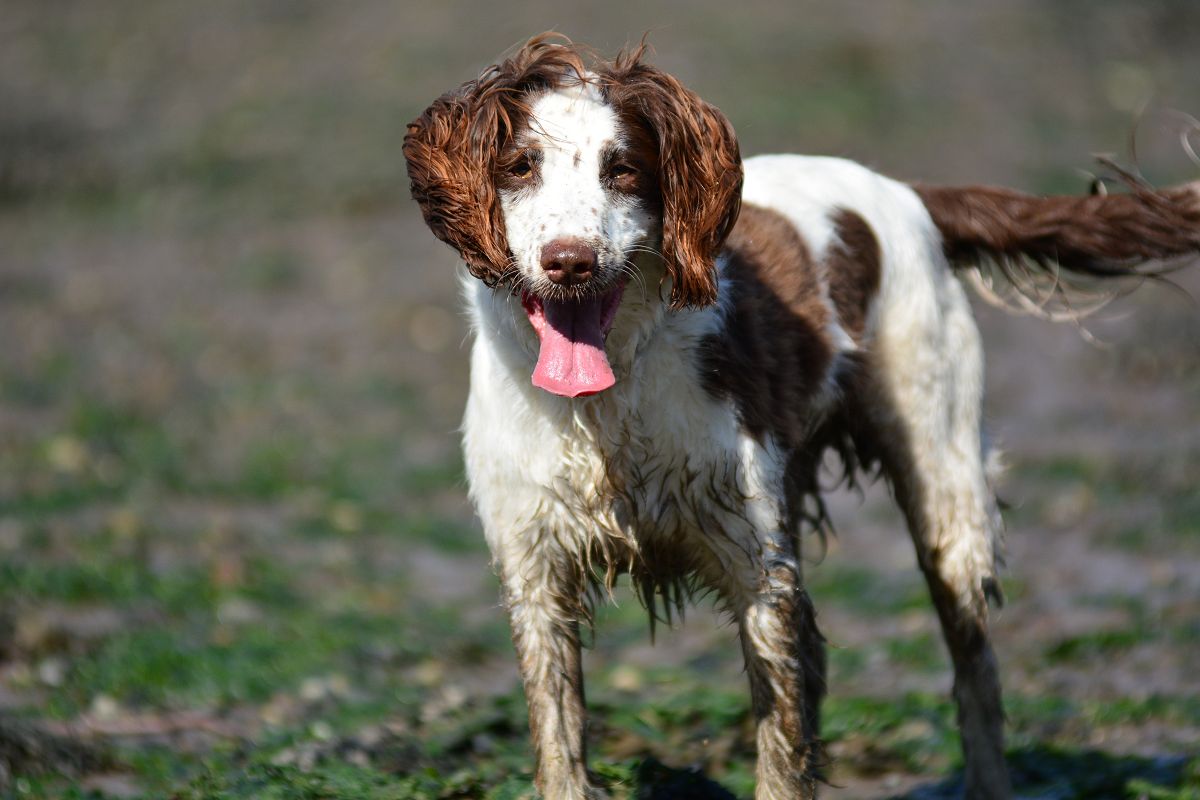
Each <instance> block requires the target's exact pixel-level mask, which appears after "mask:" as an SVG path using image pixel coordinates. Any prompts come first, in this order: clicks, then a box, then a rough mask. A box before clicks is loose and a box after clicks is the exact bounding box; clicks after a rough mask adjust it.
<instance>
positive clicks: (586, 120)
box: [404, 34, 1200, 800]
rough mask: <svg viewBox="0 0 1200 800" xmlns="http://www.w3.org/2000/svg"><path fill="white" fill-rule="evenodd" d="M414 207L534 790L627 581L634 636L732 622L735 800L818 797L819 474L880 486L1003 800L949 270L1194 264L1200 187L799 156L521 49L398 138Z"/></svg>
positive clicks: (646, 67) (667, 82)
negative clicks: (609, 606)
mask: <svg viewBox="0 0 1200 800" xmlns="http://www.w3.org/2000/svg"><path fill="white" fill-rule="evenodd" d="M404 155H405V158H406V159H407V164H408V173H409V177H410V179H411V188H412V195H413V197H414V199H415V200H416V201H417V203H418V204H419V206H420V208H421V211H422V213H423V216H424V219H425V221H426V223H427V224H428V226H429V227H430V228H431V229H432V231H433V233H434V234H435V235H436V236H437V237H438V238H439V239H441V240H442V241H444V242H446V243H448V244H450V245H451V246H452V247H453V248H454V249H455V250H457V251H458V253H459V255H460V256H461V258H462V260H463V261H464V262H465V263H466V267H467V270H468V271H469V273H470V275H471V276H472V277H469V278H467V277H465V278H464V283H465V295H466V302H467V305H468V307H469V309H470V315H471V319H472V323H473V328H474V344H473V347H472V350H471V389H470V395H469V398H468V400H467V407H466V414H465V422H464V428H463V431H464V436H463V446H464V452H465V463H466V470H467V474H468V478H469V483H470V493H471V498H472V500H473V502H474V504H475V506H476V509H477V511H478V514H479V516H480V518H481V520H482V523H483V528H484V532H485V534H486V538H487V542H488V545H489V547H490V549H491V552H492V555H493V561H494V565H495V569H496V571H497V572H498V574H499V577H500V581H501V584H502V592H503V597H504V603H505V607H506V609H507V611H508V614H509V617H510V622H511V626H512V637H513V643H514V645H515V648H516V652H517V656H518V659H519V662H520V670H521V675H522V678H523V681H524V687H525V695H526V699H527V701H528V706H529V723H530V731H531V735H532V739H533V745H534V750H535V753H536V761H537V767H536V778H535V780H536V784H537V787H538V788H539V790H540V791H541V793H542V795H543V796H544V797H546V798H548V799H549V800H560V799H562V798H598V797H603V796H604V794H603V791H602V789H600V788H598V787H597V786H595V785H594V784H593V782H592V781H591V780H590V779H589V775H588V771H587V758H586V751H585V737H584V728H585V706H584V690H583V689H584V685H583V674H582V669H581V663H580V632H581V628H583V627H585V626H587V625H588V624H589V622H590V613H591V610H592V608H593V604H594V603H595V602H596V600H597V599H598V598H599V597H602V596H603V595H604V593H605V591H606V590H611V588H612V586H613V585H614V582H615V581H616V580H617V578H618V576H619V575H621V574H624V573H628V574H629V575H630V576H631V580H632V583H633V586H634V587H635V588H636V590H637V592H638V594H639V595H640V597H641V599H642V601H643V602H644V603H645V605H646V607H647V609H648V610H649V612H650V614H651V619H652V621H653V619H655V618H665V619H667V620H669V619H670V618H671V615H672V612H673V611H674V610H676V609H678V608H679V607H680V604H681V603H683V602H684V601H685V600H686V599H687V598H688V597H689V595H690V594H691V592H692V591H693V590H696V589H704V590H710V591H712V592H713V593H714V594H715V595H716V596H717V597H718V598H719V599H720V602H721V603H722V604H723V606H724V608H726V609H727V610H728V612H729V614H730V615H731V617H732V619H733V620H735V621H736V624H737V626H738V631H739V636H740V642H741V648H742V652H743V655H744V658H745V664H746V671H747V673H748V675H749V682H750V693H751V699H752V705H753V711H754V716H755V719H756V726H757V728H756V740H757V748H758V763H757V772H756V776H757V788H756V794H755V796H756V797H757V798H760V800H766V799H767V798H773V799H777V800H784V799H786V800H794V799H795V798H810V797H813V796H814V795H815V792H816V788H817V784H818V782H819V780H820V777H821V774H822V763H823V758H822V751H821V746H820V739H819V731H818V723H819V703H820V700H821V697H822V695H823V693H824V691H825V655H824V651H823V644H822V637H821V634H820V632H819V631H818V629H817V626H816V622H815V614H814V610H813V606H812V603H811V602H810V600H809V597H808V595H807V594H806V593H805V590H804V585H803V582H802V580H801V564H800V559H799V556H800V552H799V548H800V533H801V532H802V531H804V530H808V529H811V528H818V529H823V527H824V525H825V522H826V519H825V514H824V507H823V505H822V504H821V500H820V486H819V484H818V479H817V475H818V470H819V469H820V467H821V464H822V461H823V458H824V456H825V454H826V452H827V451H831V450H832V451H833V452H835V453H837V454H840V455H841V456H842V458H843V460H844V461H845V464H846V468H847V472H848V474H850V475H854V474H863V473H865V474H873V473H881V474H882V475H883V477H885V478H886V480H887V481H888V482H889V484H890V485H891V488H892V491H893V494H894V496H895V499H896V501H897V503H898V504H899V506H900V508H901V509H902V511H903V513H904V515H905V519H906V521H907V524H908V528H909V530H910V533H911V536H912V540H913V543H914V545H915V546H916V550H917V557H918V563H919V565H920V568H921V570H922V572H923V573H924V576H925V578H926V581H927V583H928V587H929V592H930V595H931V597H932V600H933V603H934V606H935V607H936V610H937V614H938V617H939V619H940V622H941V626H942V630H943V633H944V636H945V640H946V643H947V645H948V649H949V652H950V655H951V659H952V661H953V666H954V688H953V696H954V699H955V701H956V703H957V707H958V722H959V726H960V732H961V738H962V747H963V752H964V757H965V782H966V793H967V796H968V797H971V798H987V799H988V800H993V799H996V800H998V799H999V798H1007V797H1009V796H1010V795H1011V788H1010V781H1009V777H1008V774H1007V771H1006V768H1005V763H1004V750H1003V731H1002V723H1003V712H1002V709H1001V700H1000V684H999V680H998V676H997V669H996V663H995V659H994V656H993V653H992V648H991V646H990V644H989V641H988V629H987V618H988V603H989V600H995V601H999V599H1000V598H999V589H998V582H997V577H996V576H997V567H998V562H999V559H1000V552H999V550H1000V535H999V534H1000V520H999V515H998V511H997V502H996V500H995V496H994V493H993V490H992V487H991V476H990V473H989V467H988V465H989V463H990V458H989V455H990V448H989V445H988V443H987V440H986V438H985V437H984V435H983V433H982V429H981V420H980V416H981V412H980V402H981V391H982V372H983V356H982V350H981V345H980V337H979V333H978V330H977V328H976V325H975V322H974V319H973V317H972V314H971V311H970V307H969V305H968V302H967V297H966V293H965V291H964V287H963V285H962V283H961V281H960V277H961V276H963V275H966V274H969V273H970V272H971V270H972V268H973V267H975V266H977V265H978V264H979V263H981V261H984V260H989V261H991V262H994V263H997V264H999V265H1001V267H1002V268H1003V269H1002V270H1001V271H1000V274H1002V275H1009V276H1013V275H1015V274H1017V271H1019V270H1025V271H1026V272H1028V274H1039V273H1040V274H1041V275H1043V276H1047V277H1049V278H1050V279H1051V280H1054V281H1057V280H1059V278H1060V277H1061V276H1067V275H1076V276H1083V277H1086V278H1091V279H1095V280H1098V281H1107V280H1109V279H1112V278H1120V277H1122V276H1130V275H1136V274H1138V272H1137V270H1138V269H1139V267H1140V265H1142V263H1143V262H1146V261H1149V260H1154V261H1159V260H1162V259H1168V258H1172V257H1181V256H1186V255H1189V254H1195V253H1197V252H1200V183H1196V184H1189V185H1185V186H1181V187H1177V188H1174V189H1168V190H1161V191H1158V190H1154V189H1152V188H1150V187H1147V186H1145V185H1143V184H1141V183H1139V182H1137V181H1136V180H1135V179H1132V178H1131V177H1130V176H1128V175H1127V176H1126V177H1127V178H1129V181H1128V182H1129V184H1130V185H1129V187H1128V191H1126V192H1122V193H1113V194H1095V193H1094V194H1092V195H1088V196H1080V197H1044V198H1042V197H1034V196H1030V195H1026V194H1021V193H1018V192H1015V191H1010V190H1007V189H999V188H987V187H963V188H944V187H931V186H922V185H907V184H904V183H900V182H897V181H894V180H891V179H889V178H886V177H883V176H881V175H878V174H876V173H874V172H871V171H869V170H868V169H866V168H864V167H862V166H859V165H857V164H855V163H852V162H849V161H845V160H841V159H835V158H817V157H805V156H798V155H770V156H759V157H756V158H750V159H747V160H746V161H744V162H743V160H742V158H741V156H740V154H739V151H738V143H737V138H736V136H735V135H734V130H733V127H732V126H731V124H730V123H729V121H728V120H727V119H726V118H725V117H724V116H723V115H722V114H721V112H720V111H718V110H717V109H716V108H714V107H713V106H711V105H709V104H707V103H705V102H704V101H703V100H701V99H700V98H699V97H698V96H697V95H695V94H694V93H692V92H691V91H689V90H688V89H686V88H684V86H683V85H682V84H681V83H680V82H679V81H678V80H677V79H675V78H674V77H672V76H670V75H668V74H666V73H665V72H662V71H661V70H659V69H656V68H655V67H653V66H651V65H650V64H649V63H647V61H646V58H645V45H644V44H643V45H642V46H641V47H637V48H633V49H629V50H626V51H624V52H622V53H621V54H620V55H618V56H617V57H616V58H615V59H612V60H605V59H602V58H597V57H595V56H592V55H591V54H590V53H589V51H586V50H585V49H583V48H581V47H577V46H575V45H574V44H572V43H571V42H570V41H569V40H564V39H562V38H560V37H556V36H554V35H550V34H543V35H541V36H538V37H535V38H533V39H531V40H530V41H529V42H527V43H526V44H525V45H524V46H522V47H520V48H519V49H518V50H516V52H515V53H514V54H513V55H512V56H511V57H509V58H507V59H506V60H504V61H502V62H501V63H499V64H497V65H495V66H492V67H489V68H488V69H487V70H485V71H484V72H483V73H482V74H481V75H480V76H479V77H478V78H477V79H475V80H472V81H469V82H468V83H466V84H464V85H462V86H461V87H459V88H458V89H455V90H453V91H451V92H448V93H446V94H444V95H443V96H441V97H439V98H438V99H437V100H435V101H434V102H433V104H432V105H431V106H430V107H429V108H428V109H427V110H426V111H425V112H424V113H423V114H421V115H420V117H418V118H417V119H416V120H415V121H414V122H413V123H411V124H410V125H409V127H408V132H407V135H406V136H405V139H404Z"/></svg>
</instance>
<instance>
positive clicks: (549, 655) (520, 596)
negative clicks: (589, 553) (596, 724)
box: [504, 579, 604, 800]
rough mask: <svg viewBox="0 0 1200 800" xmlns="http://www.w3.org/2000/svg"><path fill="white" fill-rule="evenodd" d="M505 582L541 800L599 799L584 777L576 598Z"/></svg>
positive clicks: (524, 582)
mask: <svg viewBox="0 0 1200 800" xmlns="http://www.w3.org/2000/svg"><path fill="white" fill-rule="evenodd" d="M504 584H505V595H506V599H507V604H508V613H509V619H510V621H511V623H512V637H513V645H514V646H515V647H516V650H517V658H518V660H519V661H520V666H521V678H522V680H523V681H524V684H525V699H526V702H527V703H528V704H529V729H530V733H531V735H532V738H533V747H534V753H535V757H536V759H537V773H536V777H535V782H536V783H537V787H538V790H539V791H540V792H541V794H542V797H544V798H545V800H583V799H584V798H587V800H593V799H594V798H601V797H603V796H604V794H603V793H602V792H600V791H599V790H597V789H595V788H594V787H592V785H591V784H590V783H589V782H588V776H587V748H586V743H585V740H584V732H585V727H586V721H587V712H586V709H585V705H584V694H583V667H582V662H581V658H580V649H579V620H578V612H577V610H578V608H579V604H578V600H577V599H575V598H577V597H578V595H577V593H576V592H572V591H569V590H568V591H564V588H565V587H556V586H549V585H538V584H537V583H533V582H530V581H527V580H517V579H505V581H504Z"/></svg>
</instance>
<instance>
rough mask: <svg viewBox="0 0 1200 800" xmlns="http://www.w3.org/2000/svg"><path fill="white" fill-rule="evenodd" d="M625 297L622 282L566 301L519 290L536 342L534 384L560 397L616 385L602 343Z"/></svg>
mask: <svg viewBox="0 0 1200 800" xmlns="http://www.w3.org/2000/svg"><path fill="white" fill-rule="evenodd" d="M624 293H625V283H624V281H622V282H620V283H618V284H617V285H616V286H615V287H613V288H612V289H610V290H609V291H607V292H605V293H604V294H596V295H588V296H585V297H579V298H572V299H567V300H551V299H548V298H542V297H538V296H536V295H533V294H530V293H529V292H522V294H521V305H523V306H524V307H525V313H526V314H528V315H529V324H530V325H532V326H533V329H534V331H536V332H537V335H538V339H539V340H540V342H541V345H540V349H539V351H538V360H537V366H535V367H534V368H533V385H534V386H536V387H538V388H539V389H545V390H546V391H547V392H551V393H552V394H557V395H560V396H562V397H585V396H587V395H592V394H598V393H599V392H603V391H604V390H605V389H607V388H609V387H610V386H612V385H613V384H614V383H616V382H617V379H616V377H615V376H614V375H613V371H612V367H611V366H609V364H608V355H607V354H606V353H605V352H604V340H605V339H606V338H607V337H608V332H609V331H611V330H612V326H613V321H614V320H615V319H616V317H617V307H618V306H619V305H620V304H621V296H622V295H623V294H624Z"/></svg>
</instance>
